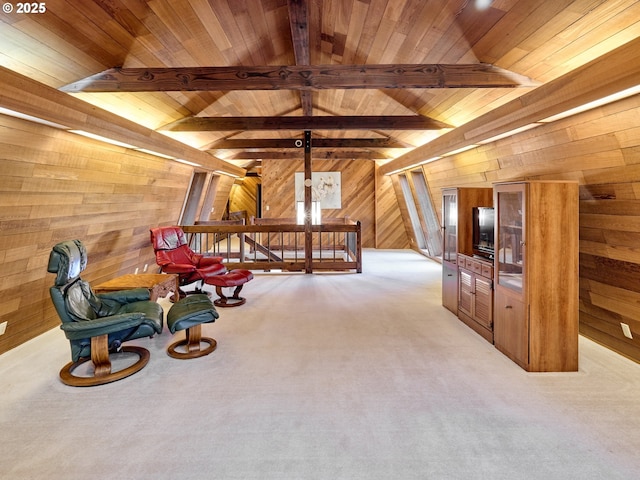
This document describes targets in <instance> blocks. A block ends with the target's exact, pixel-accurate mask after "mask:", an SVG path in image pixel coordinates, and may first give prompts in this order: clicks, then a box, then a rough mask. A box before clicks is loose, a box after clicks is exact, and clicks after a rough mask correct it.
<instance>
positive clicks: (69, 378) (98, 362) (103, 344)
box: [60, 335, 151, 387]
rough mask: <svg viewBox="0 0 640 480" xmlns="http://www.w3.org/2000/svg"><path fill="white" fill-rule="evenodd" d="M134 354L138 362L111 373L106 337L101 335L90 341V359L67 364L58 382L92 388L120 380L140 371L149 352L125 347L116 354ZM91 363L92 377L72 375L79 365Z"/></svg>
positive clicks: (144, 349) (143, 349) (139, 348)
mask: <svg viewBox="0 0 640 480" xmlns="http://www.w3.org/2000/svg"><path fill="white" fill-rule="evenodd" d="M120 353H134V354H136V355H138V357H139V358H138V360H137V361H136V362H135V363H134V364H133V365H129V366H128V367H126V368H123V369H122V370H118V371H116V372H112V371H111V359H110V356H109V348H108V344H107V335H101V336H99V337H94V338H92V339H91V357H85V358H81V359H80V360H78V361H77V362H69V363H68V364H66V365H65V366H64V367H63V368H62V370H60V380H62V383H64V384H65V385H69V386H71V387H93V386H95V385H104V384H105V383H111V382H115V381H117V380H122V379H123V378H126V377H128V376H130V375H133V374H134V373H136V372H139V371H140V370H142V369H143V368H144V367H145V366H146V365H147V363H149V358H150V357H151V354H150V353H149V350H147V349H146V348H142V347H133V346H126V347H122V348H121V349H120V351H119V352H118V353H115V354H114V355H119V354H120ZM88 361H91V362H92V363H93V366H94V374H93V376H87V377H80V376H77V375H74V374H73V371H74V370H75V369H76V368H77V367H79V366H80V365H82V364H84V363H86V362H88Z"/></svg>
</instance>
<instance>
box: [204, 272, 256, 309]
mask: <svg viewBox="0 0 640 480" xmlns="http://www.w3.org/2000/svg"><path fill="white" fill-rule="evenodd" d="M252 279H253V273H251V271H249V270H243V269H236V270H231V271H230V272H227V273H225V274H224V275H213V276H211V277H207V278H205V280H204V281H205V283H207V284H208V285H213V286H214V287H216V293H217V294H218V297H220V298H218V299H217V300H215V301H214V302H213V303H214V305H215V306H217V307H238V306H240V305H242V304H244V303H245V302H246V301H247V299H246V298H242V297H240V296H239V295H240V290H242V287H243V286H244V284H245V283H247V282H248V281H249V280H252ZM227 287H236V288H235V290H234V291H233V295H232V296H231V297H226V296H225V295H224V294H223V293H222V289H223V288H227Z"/></svg>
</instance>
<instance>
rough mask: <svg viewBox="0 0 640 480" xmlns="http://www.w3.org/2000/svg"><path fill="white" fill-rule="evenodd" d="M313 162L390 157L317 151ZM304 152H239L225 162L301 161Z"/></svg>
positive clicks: (377, 153)
mask: <svg viewBox="0 0 640 480" xmlns="http://www.w3.org/2000/svg"><path fill="white" fill-rule="evenodd" d="M311 156H312V157H313V159H314V160H388V159H390V158H392V157H390V156H389V155H386V154H384V153H380V152H375V151H374V152H372V151H365V150H357V151H318V150H315V151H313V153H312V154H311ZM303 158H304V152H302V151H300V152H298V151H291V150H288V151H284V152H273V151H271V152H240V153H236V154H235V155H232V156H231V157H227V160H258V159H260V160H265V159H269V160H302V159H303Z"/></svg>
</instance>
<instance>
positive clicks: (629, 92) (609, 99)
mask: <svg viewBox="0 0 640 480" xmlns="http://www.w3.org/2000/svg"><path fill="white" fill-rule="evenodd" d="M637 94H640V85H636V86H635V87H631V88H627V89H625V90H621V91H620V92H617V93H613V94H611V95H607V96H606V97H602V98H600V99H598V100H594V101H592V102H588V103H585V104H584V105H580V106H578V107H575V108H571V109H569V110H566V111H564V112H561V113H558V114H556V115H551V116H550V117H547V118H543V119H542V120H538V121H537V122H533V123H530V124H527V125H524V126H522V127H518V128H515V129H513V130H509V131H508V132H504V133H500V134H498V135H495V136H493V137H490V138H487V139H485V140H481V141H477V144H474V145H467V146H466V147H462V148H459V149H458V150H453V151H451V152H448V153H443V154H442V155H441V156H439V157H433V158H430V159H428V160H424V161H423V162H419V163H415V164H413V165H409V166H408V167H402V168H399V169H397V170H394V171H392V172H389V173H386V174H385V175H395V174H397V173H400V172H402V171H405V170H410V169H412V168H415V167H418V166H420V165H424V164H425V163H429V162H433V161H434V160H438V159H440V158H442V157H448V156H451V155H455V154H456V153H461V152H464V151H467V150H470V149H472V148H475V147H477V146H479V145H485V144H487V143H491V142H495V141H497V140H500V139H502V138H506V137H510V136H511V135H515V134H517V133H522V132H525V131H527V130H531V129H533V128H536V127H539V126H541V125H544V124H547V123H552V122H556V121H558V120H561V119H563V118H567V117H571V116H573V115H577V114H578V113H582V112H586V111H588V110H592V109H594V108H598V107H601V106H603V105H607V104H609V103H613V102H617V101H618V100H622V99H624V98H627V97H631V96H633V95H637Z"/></svg>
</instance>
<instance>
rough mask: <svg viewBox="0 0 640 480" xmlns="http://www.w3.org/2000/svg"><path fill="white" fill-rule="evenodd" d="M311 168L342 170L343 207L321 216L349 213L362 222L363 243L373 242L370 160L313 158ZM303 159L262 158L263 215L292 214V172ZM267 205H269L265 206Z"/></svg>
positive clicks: (300, 169)
mask: <svg viewBox="0 0 640 480" xmlns="http://www.w3.org/2000/svg"><path fill="white" fill-rule="evenodd" d="M312 169H313V171H314V172H336V171H337V172H341V197H342V207H341V208H339V209H324V210H323V211H322V216H323V217H324V218H327V217H338V218H342V217H345V216H347V217H349V219H350V220H352V221H354V222H355V221H360V222H361V224H362V246H363V247H367V248H371V247H374V246H375V208H376V206H375V172H374V171H375V164H374V162H371V161H370V160H313V164H312ZM303 171H304V160H302V159H301V160H286V161H284V160H267V159H265V160H263V161H262V216H263V217H264V218H295V216H296V210H295V173H296V172H303ZM267 207H268V208H267Z"/></svg>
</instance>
